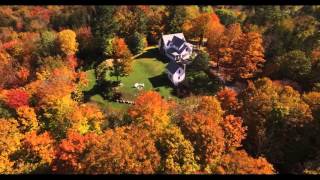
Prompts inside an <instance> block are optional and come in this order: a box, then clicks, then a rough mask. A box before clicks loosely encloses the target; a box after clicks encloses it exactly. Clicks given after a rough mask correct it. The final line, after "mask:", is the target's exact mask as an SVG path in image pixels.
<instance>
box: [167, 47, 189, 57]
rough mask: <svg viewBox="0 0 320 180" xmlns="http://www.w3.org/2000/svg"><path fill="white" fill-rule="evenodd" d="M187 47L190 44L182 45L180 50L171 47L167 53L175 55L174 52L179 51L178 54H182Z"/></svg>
mask: <svg viewBox="0 0 320 180" xmlns="http://www.w3.org/2000/svg"><path fill="white" fill-rule="evenodd" d="M187 47H188V46H186V45H183V47H182V48H181V49H180V50H179V51H177V50H176V49H174V48H169V49H168V50H167V53H168V54H171V55H173V56H174V52H176V53H178V54H181V53H182V52H183V51H184V50H185V49H186V48H187Z"/></svg>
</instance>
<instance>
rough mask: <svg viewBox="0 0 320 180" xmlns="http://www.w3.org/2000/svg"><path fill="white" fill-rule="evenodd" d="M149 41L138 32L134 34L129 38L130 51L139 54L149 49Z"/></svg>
mask: <svg viewBox="0 0 320 180" xmlns="http://www.w3.org/2000/svg"><path fill="white" fill-rule="evenodd" d="M147 45H148V44H147V39H146V38H145V36H144V35H143V34H140V33H138V32H134V33H133V34H132V35H131V36H130V37H129V38H128V46H129V49H130V51H131V52H132V53H133V54H139V53H141V52H142V51H143V49H144V48H146V47H147Z"/></svg>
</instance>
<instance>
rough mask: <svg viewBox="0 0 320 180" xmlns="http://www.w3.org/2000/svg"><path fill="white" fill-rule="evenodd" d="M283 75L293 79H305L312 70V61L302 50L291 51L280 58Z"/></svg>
mask: <svg viewBox="0 0 320 180" xmlns="http://www.w3.org/2000/svg"><path fill="white" fill-rule="evenodd" d="M279 66H280V71H281V74H282V76H284V77H287V78H290V79H292V80H300V81H301V80H304V79H305V78H306V77H307V76H308V75H309V74H310V72H311V61H310V59H309V58H308V57H306V55H305V53H304V52H303V51H300V50H296V51H290V52H288V53H286V54H284V55H283V56H281V57H280V59H279Z"/></svg>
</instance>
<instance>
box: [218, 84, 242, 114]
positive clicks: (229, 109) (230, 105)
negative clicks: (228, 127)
mask: <svg viewBox="0 0 320 180" xmlns="http://www.w3.org/2000/svg"><path fill="white" fill-rule="evenodd" d="M237 96H238V93H237V92H236V91H235V90H234V89H231V88H227V87H226V88H223V89H221V90H220V91H218V92H217V99H218V100H219V101H220V103H221V107H222V109H223V110H224V111H225V112H226V113H227V114H235V113H237V111H238V110H239V108H240V103H239V101H238V97H237Z"/></svg>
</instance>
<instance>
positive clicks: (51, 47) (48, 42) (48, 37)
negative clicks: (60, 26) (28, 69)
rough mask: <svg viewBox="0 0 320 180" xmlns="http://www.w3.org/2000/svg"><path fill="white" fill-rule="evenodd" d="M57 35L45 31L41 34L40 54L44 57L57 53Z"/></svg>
mask: <svg viewBox="0 0 320 180" xmlns="http://www.w3.org/2000/svg"><path fill="white" fill-rule="evenodd" d="M56 38H57V35H56V33H55V32H54V31H44V32H42V33H41V40H40V42H39V45H38V46H39V51H38V52H39V54H40V55H42V56H44V57H45V56H50V55H55V54H56V52H57V47H56V40H57V39H56Z"/></svg>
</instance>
